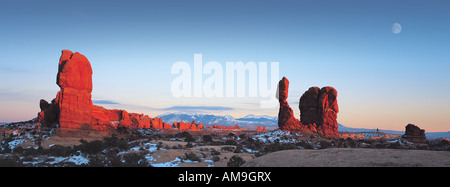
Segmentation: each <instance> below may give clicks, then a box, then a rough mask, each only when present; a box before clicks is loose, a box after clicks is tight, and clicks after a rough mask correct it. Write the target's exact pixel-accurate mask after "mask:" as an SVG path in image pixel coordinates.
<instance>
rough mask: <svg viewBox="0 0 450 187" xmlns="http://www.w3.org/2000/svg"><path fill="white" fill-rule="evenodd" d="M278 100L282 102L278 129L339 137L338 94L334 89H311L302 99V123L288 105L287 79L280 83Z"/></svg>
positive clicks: (300, 107)
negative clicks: (337, 119)
mask: <svg viewBox="0 0 450 187" xmlns="http://www.w3.org/2000/svg"><path fill="white" fill-rule="evenodd" d="M277 91H278V92H277V96H278V97H277V98H278V100H279V102H280V110H279V112H278V127H279V128H280V129H282V130H289V131H303V132H307V133H319V134H323V135H326V136H330V137H338V136H339V132H338V130H337V128H338V125H337V121H336V118H337V113H338V112H339V109H338V105H337V99H336V97H337V92H336V90H335V89H334V88H333V87H324V88H322V89H319V88H318V87H311V88H309V90H308V91H306V92H305V93H304V94H303V95H302V97H301V98H300V103H299V109H300V121H299V120H298V119H296V118H295V117H294V112H293V111H292V109H291V107H290V106H289V104H288V103H287V98H288V91H289V80H288V79H287V78H286V77H283V79H281V80H280V82H279V83H278V90H277Z"/></svg>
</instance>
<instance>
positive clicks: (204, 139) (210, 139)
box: [202, 135, 213, 143]
mask: <svg viewBox="0 0 450 187" xmlns="http://www.w3.org/2000/svg"><path fill="white" fill-rule="evenodd" d="M202 139H203V142H205V143H207V142H212V141H213V140H212V136H211V135H203V138H202Z"/></svg>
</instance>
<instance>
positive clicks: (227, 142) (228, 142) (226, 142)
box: [224, 140, 238, 145]
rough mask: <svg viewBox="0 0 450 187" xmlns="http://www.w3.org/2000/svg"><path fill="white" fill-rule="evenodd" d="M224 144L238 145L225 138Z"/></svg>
mask: <svg viewBox="0 0 450 187" xmlns="http://www.w3.org/2000/svg"><path fill="white" fill-rule="evenodd" d="M224 145H238V143H237V142H236V141H234V140H227V141H225V143H224Z"/></svg>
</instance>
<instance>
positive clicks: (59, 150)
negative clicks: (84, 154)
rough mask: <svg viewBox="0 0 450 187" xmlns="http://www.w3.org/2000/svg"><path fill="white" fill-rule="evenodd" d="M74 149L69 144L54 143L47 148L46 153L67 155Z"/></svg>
mask: <svg viewBox="0 0 450 187" xmlns="http://www.w3.org/2000/svg"><path fill="white" fill-rule="evenodd" d="M74 152H75V151H74V150H73V149H72V147H70V146H62V145H54V146H52V147H50V148H49V149H48V150H47V154H49V155H52V156H62V157H68V156H70V155H72V154H73V153H74Z"/></svg>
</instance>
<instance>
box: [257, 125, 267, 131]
mask: <svg viewBox="0 0 450 187" xmlns="http://www.w3.org/2000/svg"><path fill="white" fill-rule="evenodd" d="M256 132H267V129H266V126H263V127H262V128H261V126H259V125H258V127H257V128H256Z"/></svg>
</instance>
